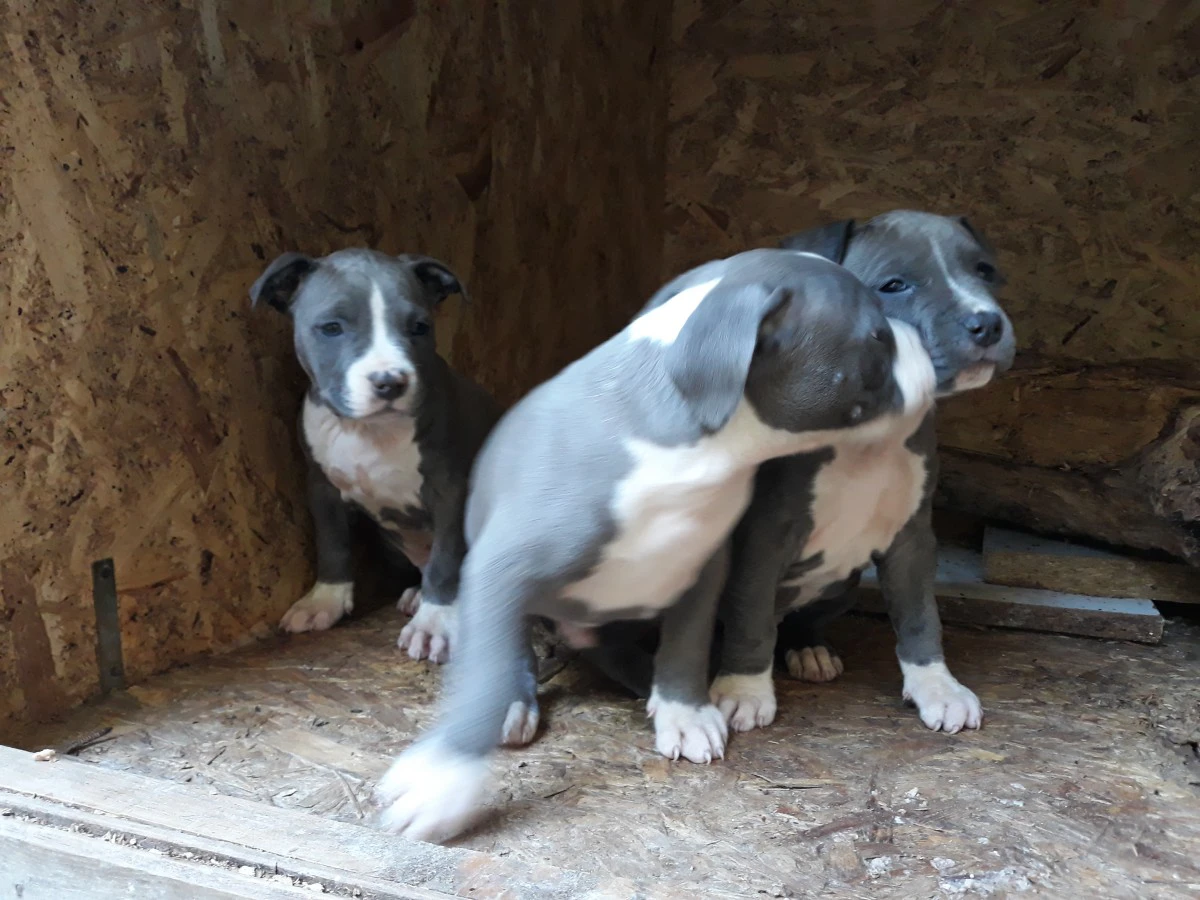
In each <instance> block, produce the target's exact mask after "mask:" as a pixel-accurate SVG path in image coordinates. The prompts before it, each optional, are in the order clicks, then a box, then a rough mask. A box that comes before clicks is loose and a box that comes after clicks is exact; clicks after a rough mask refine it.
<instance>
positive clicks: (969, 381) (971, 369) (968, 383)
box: [951, 362, 996, 394]
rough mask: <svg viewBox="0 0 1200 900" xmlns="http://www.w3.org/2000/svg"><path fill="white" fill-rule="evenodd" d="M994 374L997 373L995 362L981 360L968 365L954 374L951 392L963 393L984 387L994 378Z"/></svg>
mask: <svg viewBox="0 0 1200 900" xmlns="http://www.w3.org/2000/svg"><path fill="white" fill-rule="evenodd" d="M994 374H996V365H995V363H990V362H979V363H975V365H973V366H967V368H965V369H963V370H962V371H961V372H959V373H958V374H957V375H955V376H954V384H953V385H952V386H951V393H955V394H961V393H962V392H964V391H974V390H977V389H978V388H981V387H984V386H985V385H986V384H988V382H990V381H991V380H992V376H993V375H994Z"/></svg>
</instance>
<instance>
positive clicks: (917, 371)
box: [888, 319, 937, 416]
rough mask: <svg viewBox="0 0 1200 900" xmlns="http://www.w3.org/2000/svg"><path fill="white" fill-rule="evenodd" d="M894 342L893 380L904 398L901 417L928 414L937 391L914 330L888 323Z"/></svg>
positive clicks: (935, 377)
mask: <svg viewBox="0 0 1200 900" xmlns="http://www.w3.org/2000/svg"><path fill="white" fill-rule="evenodd" d="M888 324H889V325H891V326H892V334H893V335H895V338H896V358H895V359H894V360H893V361H892V377H893V378H895V380H896V384H897V385H898V386H899V388H900V395H901V396H902V397H903V398H904V413H905V415H907V416H911V415H913V414H914V413H917V412H920V413H921V414H922V415H924V412H925V410H928V408H929V404H930V402H931V400H932V398H933V393H934V390H935V388H936V387H937V376H936V375H935V374H934V371H933V363H932V362H931V361H930V359H929V354H928V353H927V352H926V350H925V347H924V345H923V344H922V343H921V336H920V335H919V334H917V330H916V329H915V328H913V327H912V326H911V325H909V324H908V323H906V322H901V321H900V320H899V319H888Z"/></svg>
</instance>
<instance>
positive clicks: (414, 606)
mask: <svg viewBox="0 0 1200 900" xmlns="http://www.w3.org/2000/svg"><path fill="white" fill-rule="evenodd" d="M420 608H421V589H420V588H419V587H410V588H409V589H408V590H407V591H405V592H404V593H403V594H401V595H400V599H399V600H397V601H396V609H398V610H400V612H402V613H404V614H405V615H406V616H415V615H416V614H417V610H418V609H420Z"/></svg>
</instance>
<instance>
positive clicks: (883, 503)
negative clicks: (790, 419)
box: [591, 210, 1014, 732]
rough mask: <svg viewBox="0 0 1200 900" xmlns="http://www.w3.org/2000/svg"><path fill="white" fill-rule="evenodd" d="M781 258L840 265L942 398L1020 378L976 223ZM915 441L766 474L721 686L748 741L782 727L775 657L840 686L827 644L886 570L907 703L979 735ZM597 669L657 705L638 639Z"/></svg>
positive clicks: (928, 478) (886, 227) (912, 436)
mask: <svg viewBox="0 0 1200 900" xmlns="http://www.w3.org/2000/svg"><path fill="white" fill-rule="evenodd" d="M782 245H783V246H784V247H787V248H789V249H794V250H798V251H803V252H810V253H817V254H819V255H821V256H824V257H826V258H828V259H831V260H833V261H835V262H839V263H842V264H843V265H844V266H845V267H846V268H847V269H849V270H850V271H851V272H853V273H854V274H855V275H857V276H858V277H859V278H860V279H861V280H862V281H863V282H864V283H865V284H867V285H869V286H871V287H873V288H874V289H875V291H876V292H877V293H878V295H879V297H880V298H881V300H882V302H883V307H884V310H885V312H886V313H887V315H888V316H889V317H892V318H895V319H899V320H901V321H904V322H907V323H908V324H910V325H911V326H912V327H913V328H915V329H916V330H917V332H918V333H919V334H920V335H921V340H922V343H923V345H924V346H925V349H926V350H927V351H928V353H929V355H930V357H931V358H932V360H933V365H934V370H935V372H936V376H937V388H938V392H939V395H941V396H946V395H948V394H952V393H955V392H958V391H964V390H970V389H972V388H977V387H981V386H982V385H984V384H986V383H987V382H988V381H989V380H990V379H991V377H992V375H993V374H994V373H995V372H998V371H1004V370H1005V369H1007V368H1008V367H1009V366H1010V365H1011V364H1012V360H1013V353H1014V338H1013V330H1012V325H1011V323H1010V322H1009V321H1008V318H1007V317H1006V316H1005V315H1004V312H1003V311H1002V310H1001V309H1000V307H999V305H998V304H997V303H996V300H995V299H994V297H993V296H992V294H991V289H992V288H993V287H994V286H995V285H998V284H999V283H1000V276H999V274H998V272H997V270H996V262H995V257H994V254H993V252H992V250H991V248H990V247H989V246H988V245H987V244H986V242H985V241H984V240H983V239H982V238H981V237H980V236H979V234H978V232H976V231H975V230H973V229H972V228H971V226H970V225H969V224H968V223H967V220H966V219H953V218H948V217H944V216H937V215H931V214H928V213H921V212H911V211H905V210H901V211H895V212H890V213H886V214H884V215H881V216H878V217H876V218H874V219H872V220H870V221H869V222H867V223H866V224H865V225H859V226H856V225H855V223H854V222H852V221H847V222H839V223H836V224H833V225H829V226H826V227H823V228H817V229H813V230H812V231H807V232H803V233H801V234H798V235H795V236H793V237H791V238H788V239H786V240H785V241H783V243H782ZM715 265H719V264H716V263H710V264H709V266H710V267H711V266H715ZM710 277H711V274H710V272H708V271H706V269H705V267H701V268H700V269H697V270H696V271H694V272H691V273H685V274H684V275H682V276H680V277H679V278H677V279H675V280H674V281H673V282H671V283H669V284H667V285H666V286H665V287H663V288H662V289H661V290H660V291H659V293H658V294H656V295H655V296H654V297H653V298H652V299H651V300H650V302H649V303H648V304H647V305H646V307H645V309H644V310H643V313H644V312H646V311H647V310H653V309H655V308H656V307H657V306H659V305H660V304H663V303H668V302H670V300H671V298H672V297H673V296H674V295H676V294H678V293H680V292H686V291H687V290H688V289H690V287H691V285H693V284H695V283H697V282H699V281H704V280H706V279H708V278H710ZM908 425H909V426H910V427H909V428H908V430H892V431H890V432H888V433H887V434H883V435H880V439H879V440H878V441H875V442H874V443H871V444H866V443H860V444H857V445H855V446H853V447H835V446H832V445H831V446H830V447H828V448H823V449H821V450H818V451H816V452H814V453H809V454H805V455H801V456H796V457H792V458H788V459H780V460H774V461H771V462H769V463H767V464H766V465H764V466H763V467H762V469H760V471H759V473H758V476H757V478H756V480H755V493H754V499H753V501H752V502H751V505H750V507H749V509H748V510H747V512H746V515H745V516H744V517H743V519H742V521H741V522H740V523H739V525H738V528H737V530H736V531H735V533H734V540H733V544H734V550H733V564H732V569H731V572H730V577H729V582H728V584H727V586H726V589H725V592H724V594H723V597H722V603H721V613H720V621H721V625H722V641H721V643H720V646H719V647H718V648H717V649H716V653H717V656H718V659H717V661H716V662H717V666H716V668H717V672H718V674H717V677H716V679H715V681H714V682H713V685H712V698H713V700H714V702H715V703H717V704H718V706H719V707H720V708H721V710H722V711H723V712H724V713H725V714H726V716H727V717H728V719H729V723H730V725H731V726H732V727H733V728H734V729H735V730H739V731H745V730H748V729H750V728H754V727H756V726H762V725H767V724H769V723H770V722H771V721H772V720H773V718H774V716H775V710H776V707H775V693H774V687H773V685H772V668H773V667H772V662H773V657H774V654H775V652H776V649H778V652H779V653H780V655H782V656H783V657H784V661H785V664H786V666H787V669H788V671H789V672H790V673H791V674H792V675H793V676H794V677H796V678H800V679H803V680H806V681H829V680H832V679H833V678H836V677H837V676H838V674H840V673H841V671H842V663H841V660H840V659H839V658H838V656H837V654H836V653H835V652H833V651H832V650H831V649H830V647H829V645H828V644H827V643H825V639H824V633H823V632H824V628H825V626H826V625H827V623H828V622H829V621H830V620H831V619H833V618H835V617H836V616H838V615H840V614H842V613H843V612H845V611H846V610H847V609H849V608H850V607H851V606H852V605H853V602H854V594H853V590H852V589H853V588H854V587H855V586H856V585H857V583H858V581H859V578H860V576H861V573H862V571H863V570H864V569H865V568H867V567H868V566H870V565H872V564H874V565H875V566H876V567H877V569H878V573H879V580H880V585H881V588H882V590H883V594H884V597H885V600H886V602H887V605H888V612H889V614H890V617H891V620H892V624H893V625H894V627H895V630H896V635H897V648H896V650H897V655H898V657H899V659H900V668H901V671H902V673H903V676H904V685H903V695H904V697H905V699H908V700H911V701H912V702H913V704H914V705H915V706H916V707H917V711H918V713H919V715H920V717H921V720H922V721H923V722H924V723H925V724H926V725H927V726H928V727H929V728H932V729H934V730H935V731H936V730H938V729H943V730H945V731H948V732H957V731H959V730H960V729H962V728H963V727H964V726H966V727H971V728H978V727H979V725H980V723H981V721H982V710H981V708H980V704H979V700H978V698H976V696H975V695H974V694H973V693H972V692H971V691H970V690H968V689H967V688H965V687H963V686H962V685H961V684H960V683H959V682H958V681H957V680H956V679H955V678H954V676H953V675H951V674H950V671H949V670H948V669H947V667H946V664H945V661H944V658H943V654H942V642H941V621H940V619H939V617H938V610H937V603H936V601H935V600H934V596H933V577H934V572H935V569H936V567H937V557H936V553H937V547H936V541H935V538H934V534H933V527H932V523H931V509H932V508H931V497H932V494H933V490H934V487H935V485H936V482H937V438H936V433H935V430H934V414H933V411H932V410H930V411H929V413H928V415H927V416H926V417H925V419H924V420H923V421H915V420H914V421H911V422H909V423H908ZM781 619H783V622H782V625H781V627H780V630H779V632H778V645H777V632H776V625H777V624H778V623H779V622H780V620H781ZM591 658H592V659H593V661H594V662H596V663H597V664H598V665H599V666H600V667H601V668H602V669H604V670H605V671H607V672H608V673H609V674H610V675H611V676H612V677H614V678H615V679H617V680H618V681H620V682H621V683H622V684H624V685H625V686H627V687H629V688H630V689H631V690H633V691H634V692H635V693H638V694H640V695H643V696H644V695H645V694H646V691H647V690H648V684H647V681H648V679H647V677H646V674H645V670H646V668H647V662H646V661H645V660H644V659H642V658H639V656H638V653H637V651H636V650H634V649H633V648H632V647H631V642H630V638H629V636H628V635H619V636H616V637H614V638H613V640H611V641H606V642H605V646H604V647H603V648H601V649H600V650H598V651H593V652H592V653H591Z"/></svg>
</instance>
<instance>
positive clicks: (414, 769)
mask: <svg viewBox="0 0 1200 900" xmlns="http://www.w3.org/2000/svg"><path fill="white" fill-rule="evenodd" d="M488 778H489V771H488V763H487V759H486V758H484V757H470V756H463V755H461V754H458V753H454V752H453V751H450V750H447V749H446V748H445V747H444V746H442V745H441V744H440V743H438V742H436V741H430V742H428V743H420V744H416V745H415V746H413V747H410V748H409V749H408V750H407V751H405V752H404V753H403V754H401V755H400V757H399V758H398V759H397V760H396V761H395V762H394V763H392V767H391V768H390V769H388V771H387V774H385V775H384V776H383V778H382V779H381V780H380V782H379V786H378V788H376V792H375V793H376V797H377V798H378V800H379V802H380V803H381V804H383V806H384V809H383V813H382V815H381V823H382V825H383V827H384V828H386V829H387V830H388V831H394V832H396V833H397V834H400V835H403V836H404V837H406V838H410V839H412V840H414V841H429V842H431V843H441V842H442V841H447V840H449V839H450V838H452V837H454V836H455V835H457V834H459V833H460V832H462V831H463V830H464V829H465V828H467V827H468V826H469V825H470V824H471V823H472V821H473V820H474V819H475V818H476V816H478V814H479V812H480V811H481V810H482V808H483V801H484V794H485V792H486V791H487V786H488Z"/></svg>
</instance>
